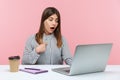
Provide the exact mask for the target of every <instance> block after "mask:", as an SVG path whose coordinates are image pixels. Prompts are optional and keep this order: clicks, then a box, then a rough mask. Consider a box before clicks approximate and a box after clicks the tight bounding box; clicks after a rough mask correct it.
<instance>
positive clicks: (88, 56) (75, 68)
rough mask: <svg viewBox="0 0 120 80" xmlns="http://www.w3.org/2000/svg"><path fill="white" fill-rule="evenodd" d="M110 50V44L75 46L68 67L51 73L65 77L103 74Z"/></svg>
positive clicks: (56, 69)
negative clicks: (95, 73)
mask: <svg viewBox="0 0 120 80" xmlns="http://www.w3.org/2000/svg"><path fill="white" fill-rule="evenodd" d="M111 48H112V43H103V44H87V45H77V46H76V49H75V53H74V57H73V60H72V64H71V66H70V67H61V68H54V69H52V71H55V72H58V73H61V74H65V75H70V76H72V75H78V74H86V73H94V72H103V71H104V70H105V67H106V65H107V61H108V58H109V55H110V51H111Z"/></svg>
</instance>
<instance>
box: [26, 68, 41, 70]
mask: <svg viewBox="0 0 120 80" xmlns="http://www.w3.org/2000/svg"><path fill="white" fill-rule="evenodd" d="M25 69H29V70H40V69H36V68H25Z"/></svg>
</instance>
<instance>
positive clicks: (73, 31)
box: [0, 0, 120, 64]
mask: <svg viewBox="0 0 120 80" xmlns="http://www.w3.org/2000/svg"><path fill="white" fill-rule="evenodd" d="M48 6H54V7H56V8H57V9H58V10H59V11H60V13H61V18H62V34H63V35H64V36H65V37H66V39H67V41H68V43H69V46H70V49H71V52H72V54H73V53H74V49H75V46H76V45H77V44H89V43H105V42H113V44H114V45H113V48H112V51H111V55H110V58H109V64H120V1H119V0H0V64H8V56H12V55H20V56H21V57H22V55H23V49H24V46H25V42H26V40H27V38H28V37H29V36H30V35H31V34H34V33H36V32H37V31H38V29H39V23H40V18H41V13H42V11H43V10H44V9H45V8H46V7H48Z"/></svg>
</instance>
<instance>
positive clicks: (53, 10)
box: [35, 7, 62, 48]
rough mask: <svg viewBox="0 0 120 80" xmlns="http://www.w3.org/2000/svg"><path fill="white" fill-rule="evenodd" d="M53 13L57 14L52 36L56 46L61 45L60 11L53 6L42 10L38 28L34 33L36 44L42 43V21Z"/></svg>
mask: <svg viewBox="0 0 120 80" xmlns="http://www.w3.org/2000/svg"><path fill="white" fill-rule="evenodd" d="M53 14H56V15H57V16H58V26H57V27H56V29H55V31H54V36H55V38H56V40H57V46H58V48H60V47H61V46H62V36H61V21H60V13H59V11H58V10H57V9H56V8H54V7H48V8H46V9H45V10H44V11H43V14H42V18H41V23H40V28H39V31H38V32H37V33H36V36H35V38H36V41H37V42H38V44H41V43H43V34H44V21H45V20H46V19H47V18H48V17H50V16H51V15H53Z"/></svg>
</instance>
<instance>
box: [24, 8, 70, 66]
mask: <svg viewBox="0 0 120 80" xmlns="http://www.w3.org/2000/svg"><path fill="white" fill-rule="evenodd" d="M63 61H65V63H66V64H68V65H71V62H72V58H71V55H70V50H69V48H68V44H67V42H66V40H65V39H64V37H63V36H62V35H61V21H60V13H59V11H58V10H57V9H56V8H54V7H48V8H46V9H45V10H44V12H43V14H42V18H41V24H40V29H39V31H38V32H37V33H36V34H35V35H32V36H31V37H30V38H29V39H28V40H27V42H26V46H25V50H24V54H23V59H22V64H52V65H53V64H63Z"/></svg>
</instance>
